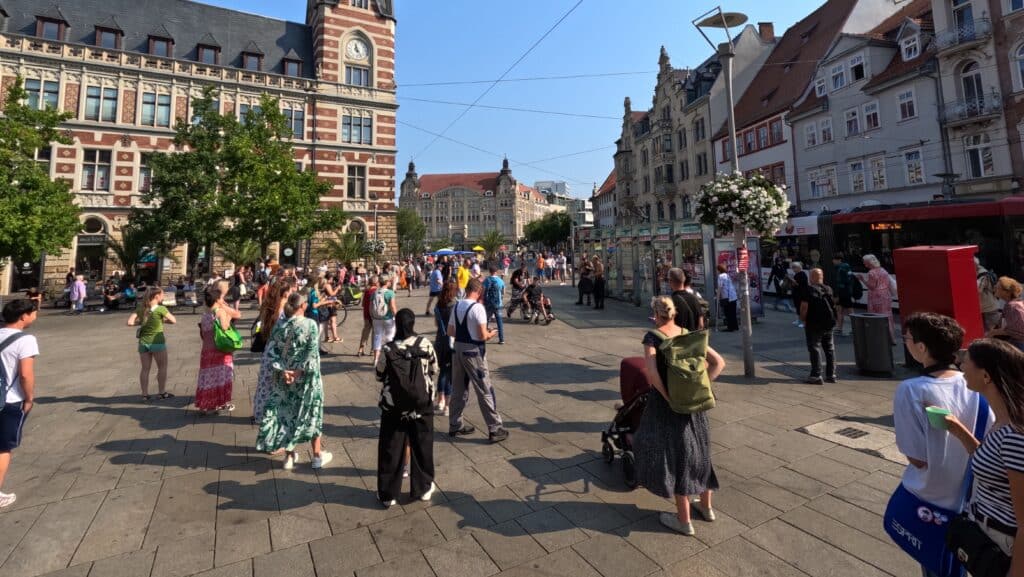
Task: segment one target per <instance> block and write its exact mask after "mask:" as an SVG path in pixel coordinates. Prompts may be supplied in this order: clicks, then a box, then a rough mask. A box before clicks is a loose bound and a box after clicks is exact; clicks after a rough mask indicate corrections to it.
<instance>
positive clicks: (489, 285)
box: [484, 277, 501, 308]
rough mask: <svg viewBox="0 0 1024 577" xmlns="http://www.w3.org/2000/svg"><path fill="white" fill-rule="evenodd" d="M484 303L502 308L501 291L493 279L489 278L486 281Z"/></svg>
mask: <svg viewBox="0 0 1024 577" xmlns="http://www.w3.org/2000/svg"><path fill="white" fill-rule="evenodd" d="M484 302H485V303H487V306H489V307H494V308H497V307H500V306H501V289H500V288H498V281H497V280H495V279H494V278H493V277H487V280H486V281H484Z"/></svg>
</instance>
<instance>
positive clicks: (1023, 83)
mask: <svg viewBox="0 0 1024 577" xmlns="http://www.w3.org/2000/svg"><path fill="white" fill-rule="evenodd" d="M1020 1H1021V2H1024V0H1020ZM1013 60H1014V66H1013V69H1014V71H1015V72H1016V73H1017V90H1024V44H1021V45H1020V46H1019V47H1018V48H1017V52H1016V54H1014V55H1013Z"/></svg>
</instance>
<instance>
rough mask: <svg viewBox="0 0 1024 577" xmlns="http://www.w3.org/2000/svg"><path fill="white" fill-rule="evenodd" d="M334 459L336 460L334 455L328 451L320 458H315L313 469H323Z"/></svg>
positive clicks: (321, 454)
mask: <svg viewBox="0 0 1024 577" xmlns="http://www.w3.org/2000/svg"><path fill="white" fill-rule="evenodd" d="M332 459H334V455H332V454H331V453H329V452H327V451H324V452H322V453H320V456H319V457H313V468H314V469H322V468H323V467H324V465H326V464H327V463H330V462H331V460H332Z"/></svg>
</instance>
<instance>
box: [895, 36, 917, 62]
mask: <svg viewBox="0 0 1024 577" xmlns="http://www.w3.org/2000/svg"><path fill="white" fill-rule="evenodd" d="M900 52H901V53H902V54H903V60H904V61H907V60H913V59H915V58H917V57H918V56H920V55H921V40H920V37H919V36H918V35H916V34H915V35H913V36H911V37H910V38H904V39H903V40H900Z"/></svg>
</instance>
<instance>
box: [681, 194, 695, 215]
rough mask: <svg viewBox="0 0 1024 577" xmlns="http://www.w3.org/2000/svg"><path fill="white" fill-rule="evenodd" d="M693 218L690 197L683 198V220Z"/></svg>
mask: <svg viewBox="0 0 1024 577" xmlns="http://www.w3.org/2000/svg"><path fill="white" fill-rule="evenodd" d="M692 217H693V215H692V214H691V209H690V197H689V196H684V197H683V218H692Z"/></svg>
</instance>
